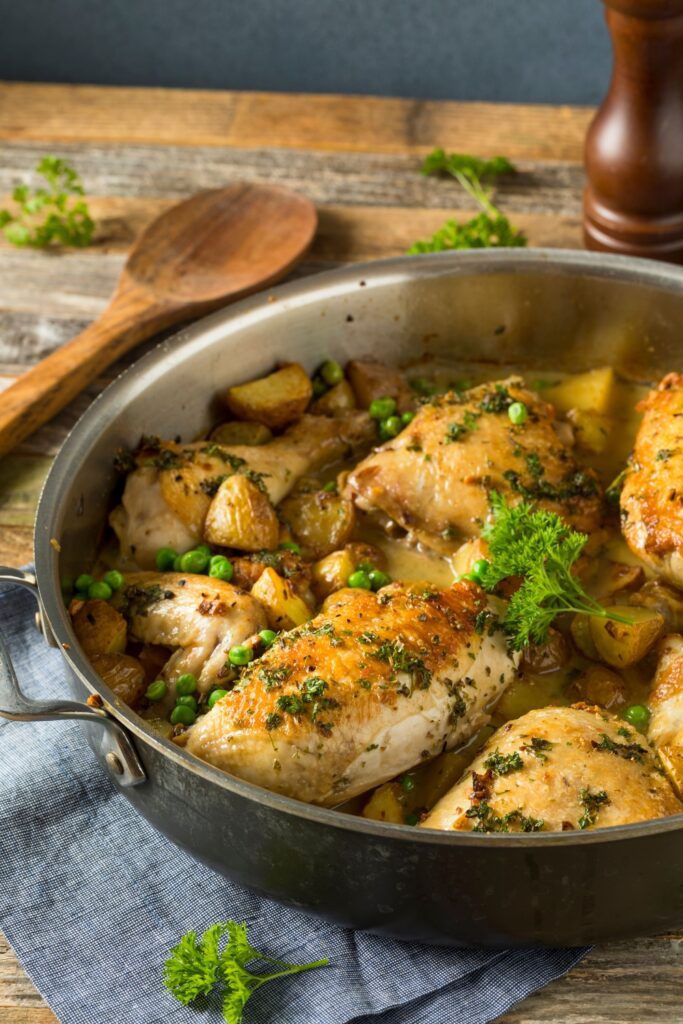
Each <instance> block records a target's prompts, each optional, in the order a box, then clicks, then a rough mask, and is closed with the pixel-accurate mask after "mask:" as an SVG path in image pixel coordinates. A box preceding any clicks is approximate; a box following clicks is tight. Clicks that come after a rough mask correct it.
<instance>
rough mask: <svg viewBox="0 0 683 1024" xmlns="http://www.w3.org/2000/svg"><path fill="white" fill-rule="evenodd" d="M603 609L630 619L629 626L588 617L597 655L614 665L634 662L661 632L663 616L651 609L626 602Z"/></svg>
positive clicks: (638, 659) (617, 666) (662, 629)
mask: <svg viewBox="0 0 683 1024" xmlns="http://www.w3.org/2000/svg"><path fill="white" fill-rule="evenodd" d="M607 611H608V612H613V613H614V614H616V615H620V616H623V617H624V618H628V619H631V625H626V623H623V622H616V621H615V620H614V619H602V618H598V617H597V616H595V615H593V616H591V618H590V629H591V635H592V637H593V642H594V643H595V647H596V650H597V652H598V657H599V658H600V660H601V661H604V662H606V663H607V664H608V665H613V666H614V667H615V668H625V667H626V666H627V665H635V664H636V662H638V661H641V659H642V658H644V657H645V655H646V654H647V652H648V651H649V650H650V648H651V647H652V646H653V645H654V644H655V643H656V641H657V640H659V638H660V636H661V635H662V633H663V632H664V616H663V615H660V613H659V612H657V611H654V610H653V609H651V608H639V607H637V606H634V605H626V604H624V605H612V607H611V608H608V609H607Z"/></svg>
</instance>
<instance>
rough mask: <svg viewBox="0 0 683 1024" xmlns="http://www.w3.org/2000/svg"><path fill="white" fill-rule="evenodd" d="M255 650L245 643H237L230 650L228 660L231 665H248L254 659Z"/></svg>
mask: <svg viewBox="0 0 683 1024" xmlns="http://www.w3.org/2000/svg"><path fill="white" fill-rule="evenodd" d="M253 657H254V652H253V651H252V649H251V647H247V646H246V645H245V644H237V646H236V647H231V648H230V650H229V651H228V661H229V662H230V664H231V665H248V664H249V662H250V661H252V660H253Z"/></svg>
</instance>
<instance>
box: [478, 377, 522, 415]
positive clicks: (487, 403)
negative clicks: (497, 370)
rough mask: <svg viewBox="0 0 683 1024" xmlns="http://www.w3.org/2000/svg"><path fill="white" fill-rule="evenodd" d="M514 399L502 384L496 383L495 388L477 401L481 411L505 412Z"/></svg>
mask: <svg viewBox="0 0 683 1024" xmlns="http://www.w3.org/2000/svg"><path fill="white" fill-rule="evenodd" d="M515 401H516V399H514V398H513V397H512V395H511V394H510V392H509V391H508V389H507V388H506V387H504V386H503V385H502V384H496V387H495V390H494V391H491V392H489V394H488V395H485V396H484V397H483V398H482V400H481V402H480V403H479V408H480V409H481V411H482V412H507V410H508V409H509V408H510V406H511V405H512V404H513V402H515Z"/></svg>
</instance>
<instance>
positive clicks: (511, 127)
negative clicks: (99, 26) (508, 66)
mask: <svg viewBox="0 0 683 1024" xmlns="http://www.w3.org/2000/svg"><path fill="white" fill-rule="evenodd" d="M591 116H592V111H591V110H590V109H588V108H579V107H544V106H525V105H517V104H492V103H457V102H449V103H445V102H442V101H441V102H436V101H428V100H425V101H418V100H401V99H379V98H376V97H368V96H320V95H298V94H273V93H228V92H210V91H205V90H187V89H173V90H170V89H132V88H111V87H109V88H102V87H96V86H83V85H40V84H31V83H24V82H5V83H2V84H0V138H10V139H39V140H41V141H43V140H44V141H50V142H53V141H54V142H69V141H70V142H97V141H102V142H121V143H130V142H152V143H162V144H175V145H180V146H216V145H218V146H235V147H246V148H248V147H261V146H272V147H282V148H295V149H296V148H300V149H309V150H318V151H319V150H328V151H333V152H334V151H339V150H346V151H356V152H363V151H365V152H374V153H406V152H409V153H422V152H425V151H427V150H429V149H431V148H432V147H433V146H444V147H449V148H451V149H458V150H461V151H467V152H472V153H478V154H481V155H482V156H489V155H493V154H494V153H499V152H500V153H505V154H506V155H507V156H510V157H511V158H513V159H514V158H519V159H523V158H525V159H548V160H575V161H579V160H580V159H581V152H582V146H583V138H584V135H585V131H586V128H587V126H588V123H589V121H590V119H591Z"/></svg>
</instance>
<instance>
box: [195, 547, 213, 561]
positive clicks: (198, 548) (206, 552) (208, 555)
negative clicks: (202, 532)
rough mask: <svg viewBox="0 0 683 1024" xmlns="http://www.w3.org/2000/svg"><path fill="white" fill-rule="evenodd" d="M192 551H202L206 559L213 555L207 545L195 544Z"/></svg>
mask: <svg viewBox="0 0 683 1024" xmlns="http://www.w3.org/2000/svg"><path fill="white" fill-rule="evenodd" d="M194 550H195V551H203V552H204V554H205V555H206V557H207V558H211V555H212V554H213V552H212V551H211V548H210V547H209V545H208V544H197V546H196V547H195V548H194Z"/></svg>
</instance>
